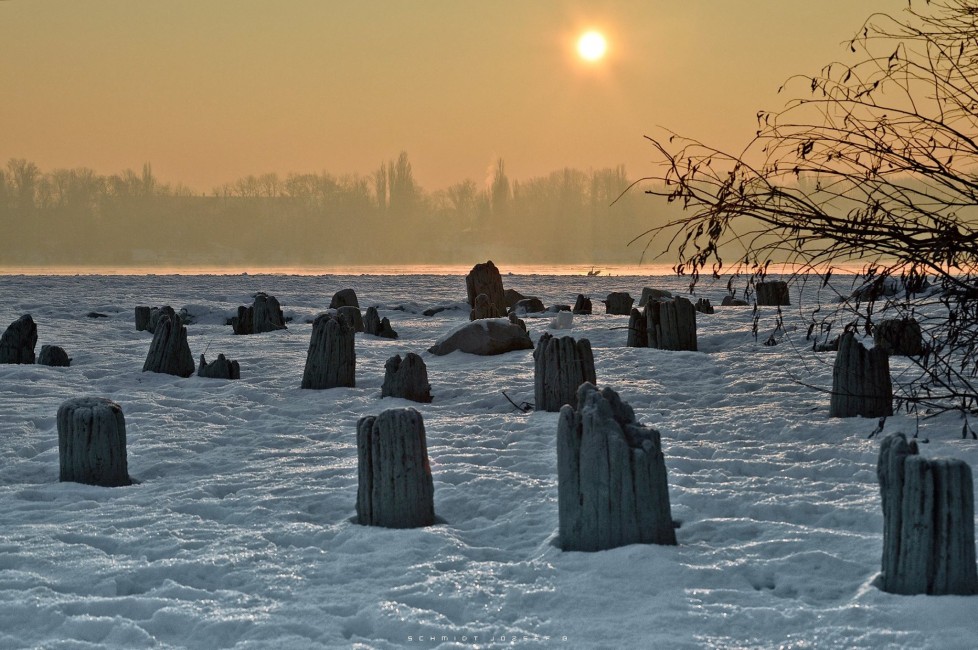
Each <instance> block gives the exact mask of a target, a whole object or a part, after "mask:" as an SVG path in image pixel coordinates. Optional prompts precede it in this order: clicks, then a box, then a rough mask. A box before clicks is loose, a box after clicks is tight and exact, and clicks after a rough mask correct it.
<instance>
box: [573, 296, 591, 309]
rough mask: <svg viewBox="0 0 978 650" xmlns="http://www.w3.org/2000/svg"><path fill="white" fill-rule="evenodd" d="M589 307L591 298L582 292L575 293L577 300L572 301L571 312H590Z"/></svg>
mask: <svg viewBox="0 0 978 650" xmlns="http://www.w3.org/2000/svg"><path fill="white" fill-rule="evenodd" d="M591 309H592V308H591V299H590V298H588V297H587V296H585V295H584V294H583V293H579V294H577V300H575V301H574V309H573V312H574V313H575V314H590V313H591Z"/></svg>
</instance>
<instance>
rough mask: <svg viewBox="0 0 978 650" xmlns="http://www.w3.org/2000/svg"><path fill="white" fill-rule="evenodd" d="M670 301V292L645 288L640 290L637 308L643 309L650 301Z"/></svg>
mask: <svg viewBox="0 0 978 650" xmlns="http://www.w3.org/2000/svg"><path fill="white" fill-rule="evenodd" d="M671 299H672V292H671V291H669V290H668V289H655V288H653V287H645V288H644V289H642V297H641V298H639V300H638V306H639V308H641V307H644V306H645V305H647V304H649V301H650V300H652V301H656V302H660V301H664V300H671Z"/></svg>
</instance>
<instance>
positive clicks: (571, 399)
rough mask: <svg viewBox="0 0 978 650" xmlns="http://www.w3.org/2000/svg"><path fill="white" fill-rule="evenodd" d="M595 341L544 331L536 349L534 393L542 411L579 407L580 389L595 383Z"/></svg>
mask: <svg viewBox="0 0 978 650" xmlns="http://www.w3.org/2000/svg"><path fill="white" fill-rule="evenodd" d="M596 381H597V379H596V378H595V373H594V354H593V353H592V352H591V341H589V340H588V339H581V340H579V341H577V340H574V338H573V337H570V336H557V337H555V336H553V335H551V334H550V333H549V332H544V333H543V335H542V336H541V337H540V340H539V341H537V345H536V347H535V348H534V349H533V395H534V401H535V408H536V410H538V411H551V412H556V411H559V410H560V407H561V406H563V405H564V404H570V405H571V406H573V407H576V406H577V389H578V388H580V386H581V384H583V383H584V382H590V383H592V384H593V383H595V382H596Z"/></svg>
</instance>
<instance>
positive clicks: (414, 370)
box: [380, 352, 431, 404]
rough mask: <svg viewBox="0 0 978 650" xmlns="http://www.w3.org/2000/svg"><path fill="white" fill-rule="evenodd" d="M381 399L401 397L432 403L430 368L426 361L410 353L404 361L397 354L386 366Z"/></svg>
mask: <svg viewBox="0 0 978 650" xmlns="http://www.w3.org/2000/svg"><path fill="white" fill-rule="evenodd" d="M380 396H381V397H401V398H403V399H409V400H411V401H412V402H422V403H425V404H426V403H428V402H430V401H431V384H429V383H428V368H427V366H425V363H424V359H422V358H421V357H419V356H418V355H416V354H415V353H413V352H408V353H407V355H405V357H404V359H401V355H399V354H395V355H394V356H393V357H391V358H390V359H388V360H387V363H385V364H384V384H383V385H382V386H381V387H380Z"/></svg>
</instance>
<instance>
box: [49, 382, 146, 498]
mask: <svg viewBox="0 0 978 650" xmlns="http://www.w3.org/2000/svg"><path fill="white" fill-rule="evenodd" d="M58 458H59V461H60V466H61V474H60V480H62V481H73V482H75V483H87V484H88V485H98V486H101V487H119V486H122V485H130V484H131V483H132V481H131V480H130V478H129V469H128V464H127V458H126V420H125V418H124V417H123V415H122V407H120V406H119V405H118V404H116V403H115V402H113V401H111V400H108V399H105V398H101V397H76V398H74V399H70V400H68V401H66V402H65V403H63V404H62V405H61V407H60V408H58Z"/></svg>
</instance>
